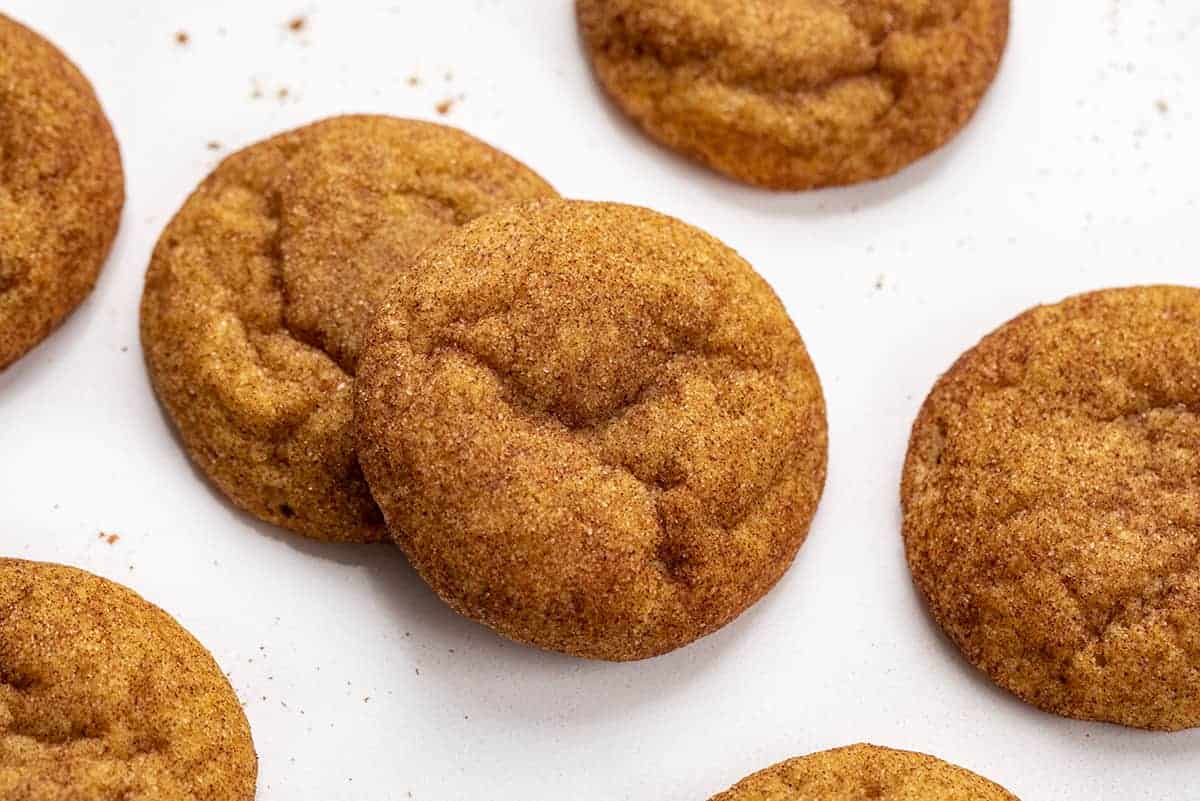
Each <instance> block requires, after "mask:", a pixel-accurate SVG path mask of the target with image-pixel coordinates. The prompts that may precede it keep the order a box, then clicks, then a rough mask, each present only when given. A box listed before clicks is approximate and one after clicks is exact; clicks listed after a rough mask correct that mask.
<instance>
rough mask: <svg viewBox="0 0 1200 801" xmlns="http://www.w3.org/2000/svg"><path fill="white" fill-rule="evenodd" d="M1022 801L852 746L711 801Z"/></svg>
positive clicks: (948, 772) (758, 777) (783, 767)
mask: <svg viewBox="0 0 1200 801" xmlns="http://www.w3.org/2000/svg"><path fill="white" fill-rule="evenodd" d="M810 799H811V801H1018V799H1017V797H1016V796H1014V795H1013V794H1012V793H1010V792H1008V791H1007V790H1005V789H1004V788H1003V787H1000V786H999V785H997V784H993V783H992V782H990V781H988V780H987V779H984V778H982V777H980V776H976V775H975V774H974V773H971V772H970V771H968V770H964V769H962V768H960V767H957V766H955V765H951V764H950V763H948V762H943V761H942V760H940V759H935V758H934V757H931V756H926V755H925V754H914V753H910V752H908V751H894V750H892V749H890V748H880V747H878V746H874V745H852V746H849V747H848V748H837V749H834V750H832V751H822V752H821V753H819V754H810V755H809V756H805V757H798V758H796V759H790V760H788V761H787V762H780V763H779V764H778V765H774V766H772V767H769V768H767V769H766V770H764V771H761V772H759V773H755V774H754V775H753V776H750V777H748V778H746V779H743V780H742V781H740V782H738V783H737V784H735V785H734V786H733V787H731V788H730V789H728V790H726V791H725V792H723V793H721V794H720V795H716V796H713V797H712V798H711V799H710V801H810Z"/></svg>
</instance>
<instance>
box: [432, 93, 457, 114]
mask: <svg viewBox="0 0 1200 801" xmlns="http://www.w3.org/2000/svg"><path fill="white" fill-rule="evenodd" d="M458 101H459V98H456V97H448V98H446V99H445V100H443V101H442V102H441V103H438V104H437V105H436V106H434V108H435V109H437V113H438V114H441V115H443V116H444V115H446V114H449V113H450V112H451V111H453V110H454V106H455V104H456V103H458Z"/></svg>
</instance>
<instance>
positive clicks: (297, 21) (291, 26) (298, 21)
mask: <svg viewBox="0 0 1200 801" xmlns="http://www.w3.org/2000/svg"><path fill="white" fill-rule="evenodd" d="M287 26H288V30H289V31H291V32H292V33H300V32H301V31H303V30H304V29H305V28H307V27H308V18H307V17H305V16H304V15H303V14H302V15H300V16H298V17H293V18H292V20H291V22H289V23H288V25H287Z"/></svg>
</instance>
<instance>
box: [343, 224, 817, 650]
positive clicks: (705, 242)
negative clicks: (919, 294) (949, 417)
mask: <svg viewBox="0 0 1200 801" xmlns="http://www.w3.org/2000/svg"><path fill="white" fill-rule="evenodd" d="M355 410H356V425H357V430H358V435H359V453H360V458H361V460H362V464H363V469H364V471H365V472H366V475H367V478H368V480H369V482H370V484H371V489H372V491H373V492H374V493H375V497H376V499H378V501H379V504H380V506H381V508H382V509H383V512H384V515H385V517H386V518H387V521H388V524H389V527H390V530H391V532H392V534H393V536H394V537H395V538H396V540H397V542H398V543H399V544H400V546H401V547H402V548H403V549H404V550H405V551H406V552H407V553H408V555H409V557H410V559H411V560H412V562H413V564H414V565H415V566H416V568H417V569H418V570H419V571H420V572H421V574H422V575H423V576H424V578H425V579H426V580H427V581H428V582H429V583H430V584H431V585H432V587H433V588H434V589H435V590H436V591H437V592H438V593H439V594H440V595H441V596H442V598H443V599H445V600H446V601H447V602H448V603H449V604H450V605H451V606H452V607H454V608H455V609H457V610H458V611H459V612H461V613H463V614H465V615H467V616H468V617H471V618H473V619H475V620H478V621H480V622H483V623H485V624H487V625H489V626H491V627H493V628H494V629H496V630H497V631H499V632H500V633H501V634H503V635H505V636H507V637H510V638H512V639H514V640H517V641H520V642H525V643H531V644H534V645H537V646H540V647H543V648H547V649H552V650H557V651H562V652H565V653H569V654H574V655H578V656H584V657H590V658H597V659H609V660H631V659H641V658H646V657H649V656H654V655H657V654H661V653H665V652H667V651H670V650H673V649H675V648H678V647H680V646H683V645H686V644H687V643H689V642H691V641H693V640H695V639H697V638H699V637H702V636H704V635H706V634H709V633H711V632H713V631H715V630H716V629H718V628H720V627H721V626H723V625H725V624H726V623H728V622H729V621H731V620H732V619H733V618H735V617H737V615H739V614H740V613H741V612H742V611H744V610H745V609H746V608H747V607H749V606H750V605H751V604H753V603H754V602H755V601H757V600H758V599H759V598H760V597H762V595H763V594H765V593H766V592H767V591H768V590H769V589H770V588H771V587H772V586H773V585H774V584H775V582H776V581H777V580H778V579H779V578H780V576H781V575H782V574H783V572H784V571H785V570H786V569H787V567H788V566H789V565H790V564H791V562H792V560H793V558H794V557H795V554H796V551H797V549H798V548H799V547H800V545H801V544H802V542H803V541H804V539H805V537H806V535H807V532H808V528H809V524H810V522H811V520H812V517H813V514H814V512H815V510H816V506H817V502H818V499H819V497H820V495H821V490H822V487H823V484H824V480H825V463H826V423H825V407H824V401H823V397H822V394H821V387H820V383H819V381H818V378H817V375H816V372H815V371H814V369H813V366H812V362H811V361H810V359H809V357H808V353H807V351H806V350H805V347H804V343H803V342H802V340H801V338H800V335H799V334H798V333H797V331H796V328H795V326H794V325H793V324H792V322H791V320H790V319H789V318H788V315H787V313H786V311H785V310H784V308H783V305H782V304H781V303H780V302H779V300H778V298H777V297H776V296H775V294H774V293H773V292H772V291H771V289H770V287H769V286H768V285H767V284H766V283H765V282H764V281H763V280H762V278H760V277H759V276H758V275H757V274H756V273H755V272H754V270H753V269H752V268H751V267H750V266H749V265H748V264H747V263H746V262H745V261H744V260H742V259H741V258H740V257H739V256H738V255H737V254H736V253H734V252H733V251H732V250H730V249H729V248H728V247H726V246H725V245H723V244H721V243H720V242H718V241H717V240H716V239H714V238H712V237H711V236H709V235H707V234H705V233H703V232H701V231H699V230H697V229H695V228H692V227H691V226H688V225H685V224H684V223H681V222H679V221H678V220H674V219H672V218H669V217H666V216H663V215H660V214H657V213H655V212H651V211H649V210H646V209H641V208H635V207H630V206H620V205H615V204H598V203H585V202H574V201H546V202H542V203H534V204H528V205H523V206H518V207H513V208H512V209H508V210H505V211H502V212H499V213H497V214H494V215H491V216H489V217H487V218H484V219H481V220H478V221H476V222H474V223H471V224H468V225H467V226H464V227H463V228H462V229H460V230H459V231H457V232H455V233H454V234H452V235H450V236H449V237H447V238H446V239H445V240H443V241H442V242H440V243H439V244H437V245H436V246H434V247H432V248H430V250H428V251H427V252H426V253H425V254H424V256H423V257H422V258H421V259H420V261H419V264H418V265H417V267H416V268H415V269H414V270H413V271H411V273H410V274H409V275H408V276H407V277H406V279H405V280H404V281H402V283H400V284H399V285H398V286H397V287H396V288H395V290H394V291H393V292H392V293H391V295H390V296H389V298H388V300H387V301H386V302H385V303H384V305H383V306H382V307H381V311H380V313H379V316H378V317H377V318H376V321H375V323H374V325H373V328H372V332H371V335H370V338H369V342H368V345H367V348H366V350H365V351H364V355H363V369H362V372H361V378H360V380H359V386H358V388H357V390H356V406H355Z"/></svg>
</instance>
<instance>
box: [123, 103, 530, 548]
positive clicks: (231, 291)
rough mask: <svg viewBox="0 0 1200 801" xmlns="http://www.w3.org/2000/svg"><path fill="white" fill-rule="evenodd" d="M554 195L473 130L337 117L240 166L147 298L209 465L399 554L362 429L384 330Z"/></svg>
mask: <svg viewBox="0 0 1200 801" xmlns="http://www.w3.org/2000/svg"><path fill="white" fill-rule="evenodd" d="M552 195H554V190H553V189H551V188H550V187H549V186H548V185H547V184H546V183H545V182H544V181H543V180H542V179H541V178H539V177H538V176H537V175H535V174H534V173H533V172H532V171H530V170H529V169H528V168H527V167H525V166H524V165H522V164H520V163H519V162H517V161H515V160H514V159H512V158H510V157H508V156H506V155H504V154H503V153H501V152H499V151H497V150H495V149H493V148H491V147H489V146H488V145H486V144H484V143H483V142H480V141H479V140H477V139H474V138H472V137H470V136H468V135H467V134H465V133H463V132H461V131H459V130H456V129H453V128H447V127H444V126H440V125H433V124H431V123H424V122H417V121H413V120H401V119H395V118H391V117H371V116H352V117H334V118H332V119H328V120H323V121H321V122H317V123H314V124H312V125H309V126H307V127H304V128H300V129H298V130H295V131H291V132H289V133H285V134H281V135H279V136H276V137H273V138H271V139H268V140H266V141H265V142H261V143H259V144H256V145H253V146H251V147H248V148H246V149H245V150H242V151H240V152H238V153H235V154H234V155H232V156H230V157H229V158H227V159H225V161H223V162H222V163H221V165H220V166H219V167H218V168H217V169H216V171H214V172H213V174H212V175H210V176H209V177H208V178H207V179H205V181H204V183H202V184H201V185H200V187H199V188H198V189H197V190H196V191H195V193H193V194H192V196H191V197H190V198H188V200H187V202H186V203H185V204H184V206H183V208H182V209H181V210H180V212H179V213H178V214H177V215H176V217H175V219H174V220H172V221H171V223H170V225H168V226H167V229H166V230H165V231H164V232H163V234H162V237H161V239H160V240H159V243H158V246H157V247H156V248H155V251H154V256H153V259H152V261H151V264H150V269H149V271H148V273H147V275H146V288H145V293H144V295H143V299H142V320H141V322H142V346H143V348H144V350H145V355H146V363H147V365H148V366H149V369H150V376H151V378H152V379H153V382H154V387H155V389H156V391H157V392H158V396H159V398H160V399H161V400H162V402H163V405H164V406H165V407H166V409H167V411H168V412H169V413H170V416H171V418H172V420H173V421H174V422H175V425H176V426H177V427H178V429H179V432H180V434H181V435H182V438H183V441H184V445H185V446H186V448H187V450H188V452H189V454H190V455H191V457H192V458H193V459H194V460H195V462H196V464H198V465H199V466H200V468H201V469H202V470H203V471H204V472H205V473H206V474H207V475H208V476H209V478H210V479H212V481H213V482H214V483H215V484H216V485H217V486H218V487H220V489H221V490H222V491H223V492H224V493H225V495H227V496H228V497H229V498H230V499H231V500H232V501H233V502H234V503H235V504H237V505H238V506H240V507H241V508H242V509H244V510H246V511H248V512H250V513H251V514H253V515H255V516H256V517H259V518H261V519H263V520H266V521H268V522H271V523H275V524H278V525H280V526H283V527H285V528H287V529H290V530H292V531H295V532H297V533H300V534H303V535H305V536H308V537H312V538H315V539H323V540H335V541H351V542H372V541H378V540H381V539H384V533H383V525H382V523H383V521H382V518H381V516H380V514H379V510H378V509H377V508H376V506H375V503H374V501H373V500H372V499H371V495H370V492H369V491H368V490H367V485H366V483H365V482H364V481H363V479H362V474H361V471H360V470H359V467H358V460H357V458H356V456H355V452H354V441H353V433H352V431H351V428H350V425H351V417H352V402H351V398H352V390H353V386H354V374H355V369H356V365H357V361H358V353H359V350H360V348H361V344H362V335H363V331H364V329H365V327H366V325H367V323H368V322H369V320H370V317H371V314H372V313H373V312H374V310H375V306H376V304H377V303H378V301H379V300H380V299H382V297H383V295H384V292H385V290H386V289H387V288H388V287H389V286H391V284H392V282H393V281H394V280H395V279H396V278H397V277H399V276H401V275H403V274H404V273H405V272H406V271H407V270H408V269H409V266H410V265H411V263H412V261H413V259H414V258H416V256H417V254H419V253H420V252H421V251H422V250H423V249H424V248H425V247H427V246H428V245H429V244H430V243H432V242H434V241H436V240H437V239H438V238H440V237H441V236H443V235H444V234H446V233H447V232H449V231H451V230H453V229H454V228H455V227H457V226H459V225H462V224H463V223H465V222H466V221H468V220H471V219H473V218H475V217H477V216H479V215H481V214H484V213H486V212H489V211H492V210H494V209H497V208H500V207H502V206H504V205H507V204H509V203H513V202H517V201H523V200H529V199H533V198H538V197H547V196H552Z"/></svg>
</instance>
